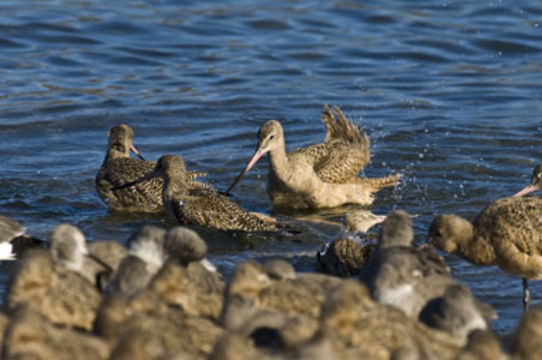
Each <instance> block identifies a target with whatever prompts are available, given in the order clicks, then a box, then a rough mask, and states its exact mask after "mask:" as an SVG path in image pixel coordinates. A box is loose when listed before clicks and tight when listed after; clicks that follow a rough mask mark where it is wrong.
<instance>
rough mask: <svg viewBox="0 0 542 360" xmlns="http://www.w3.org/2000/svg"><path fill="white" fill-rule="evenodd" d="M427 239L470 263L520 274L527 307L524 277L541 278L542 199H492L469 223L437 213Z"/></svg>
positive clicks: (525, 279)
mask: <svg viewBox="0 0 542 360" xmlns="http://www.w3.org/2000/svg"><path fill="white" fill-rule="evenodd" d="M428 240H429V243H430V244H433V245H435V246H436V247H437V248H439V249H440V250H443V251H445V252H448V253H450V254H457V255H459V256H461V257H462V258H464V259H465V260H467V261H470V262H472V263H475V264H481V265H498V266H499V267H500V268H501V269H503V270H504V271H506V272H508V273H510V274H514V275H518V276H521V277H522V278H523V289H524V297H523V303H524V307H525V308H527V306H528V304H529V298H530V296H529V289H528V284H527V279H540V278H542V199H541V198H537V197H507V198H502V199H499V200H496V201H495V202H493V203H492V204H490V205H489V206H487V207H486V208H485V209H484V210H482V212H480V214H479V215H478V216H477V217H476V219H475V220H474V222H473V223H470V222H469V221H468V220H465V219H463V218H461V217H459V216H456V215H439V216H438V217H436V218H435V219H434V220H433V222H432V223H431V226H430V228H429V237H428Z"/></svg>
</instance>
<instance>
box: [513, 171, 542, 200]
mask: <svg viewBox="0 0 542 360" xmlns="http://www.w3.org/2000/svg"><path fill="white" fill-rule="evenodd" d="M536 190H542V164H539V165H538V166H536V167H535V168H534V169H533V175H532V176H531V182H530V183H529V184H528V185H527V186H525V187H524V188H523V189H521V190H520V191H519V192H517V193H516V194H514V196H523V195H526V194H528V193H530V192H533V191H536Z"/></svg>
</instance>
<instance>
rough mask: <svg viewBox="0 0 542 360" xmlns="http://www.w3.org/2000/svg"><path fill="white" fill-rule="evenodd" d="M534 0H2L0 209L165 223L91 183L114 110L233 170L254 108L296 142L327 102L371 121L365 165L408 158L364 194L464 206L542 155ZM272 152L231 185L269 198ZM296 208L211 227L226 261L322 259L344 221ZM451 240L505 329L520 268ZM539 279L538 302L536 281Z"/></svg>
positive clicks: (319, 131) (114, 231)
mask: <svg viewBox="0 0 542 360" xmlns="http://www.w3.org/2000/svg"><path fill="white" fill-rule="evenodd" d="M541 19H542V4H541V3H540V2H539V1H522V2H518V3H515V2H500V1H480V2H476V1H428V2H424V3H422V2H411V1H368V2H365V3H364V4H361V3H358V2H348V1H326V2H316V1H272V2H265V1H250V0H246V1H235V2H234V1H229V2H224V1H220V2H219V1H216V2H215V1H209V2H189V1H183V2H178V1H173V0H171V1H170V0H162V1H135V0H134V1H101V0H86V1H77V0H73V1H69V2H68V1H66V2H64V1H30V0H27V1H2V2H1V3H0V77H1V79H2V86H1V87H0V189H1V191H0V213H5V214H8V215H10V216H12V217H14V218H16V219H18V220H19V221H21V222H23V223H24V224H25V225H26V226H27V228H28V232H29V233H31V234H34V235H38V236H40V237H46V236H47V233H48V231H49V230H50V229H51V228H52V227H53V226H54V225H56V224H58V223H59V222H71V223H73V224H75V225H77V226H79V227H80V228H81V229H82V230H83V231H84V233H85V234H86V236H87V237H88V239H89V240H91V241H92V240H95V239H114V240H117V241H119V242H123V241H125V240H126V239H127V238H128V236H129V235H130V234H131V233H132V232H133V231H135V230H136V229H137V228H138V227H139V226H141V225H142V224H145V223H154V224H163V225H164V226H172V223H170V222H168V221H166V219H164V218H162V217H160V216H154V217H145V216H143V215H137V214H135V215H134V214H131V215H126V214H119V213H113V212H111V211H108V209H107V208H106V206H104V204H103V203H102V202H101V201H100V199H99V197H98V196H97V194H96V193H95V191H94V176H95V174H96V172H97V169H98V168H99V166H100V164H101V162H102V160H103V156H104V150H105V146H106V136H107V130H108V129H109V128H110V127H112V126H114V125H116V124H119V123H126V124H129V125H131V126H132V127H133V128H134V131H135V139H134V142H135V144H136V146H137V147H138V148H139V150H140V151H141V152H142V153H143V154H144V155H145V156H146V157H147V158H150V159H156V158H158V157H159V156H160V155H163V154H181V155H182V156H183V157H184V159H185V160H186V162H187V164H188V166H189V168H191V169H198V170H203V169H205V170H208V171H209V173H210V175H209V179H208V180H209V181H211V182H212V183H214V184H215V185H216V186H217V187H218V188H221V189H224V188H225V187H227V185H228V184H229V183H230V182H231V181H232V179H233V178H234V177H235V175H236V174H237V172H238V171H239V170H240V169H241V168H242V166H243V165H244V163H245V161H246V159H247V158H248V157H249V156H250V155H251V153H252V151H253V150H254V148H255V146H256V132H257V129H258V127H259V126H260V124H262V122H263V121H265V120H267V119H270V118H277V119H279V120H280V121H281V122H282V124H283V126H284V129H285V134H286V143H287V147H288V148H289V149H294V148H296V147H299V146H302V145H307V144H311V143H314V142H318V141H321V140H322V139H323V136H324V129H323V126H322V124H321V123H320V120H319V119H320V111H321V106H322V104H323V103H329V104H336V105H339V106H341V108H342V109H343V111H344V112H345V113H346V115H347V116H348V117H349V118H350V119H352V120H354V121H355V122H356V123H358V124H360V125H361V127H362V128H363V129H365V130H366V131H367V132H368V133H369V135H370V138H371V155H372V160H371V164H370V165H369V166H368V167H367V168H366V169H365V170H364V174H365V175H367V176H382V175H385V174H388V173H390V172H401V173H403V174H404V179H403V182H402V184H401V185H400V186H398V187H397V188H396V189H387V190H385V191H382V192H380V193H379V194H378V195H377V200H376V201H375V203H374V204H373V205H372V206H371V207H370V208H371V209H372V210H373V211H374V212H377V213H386V212H389V211H390V210H392V209H396V208H400V209H404V210H406V211H408V212H410V213H413V214H420V217H418V218H416V219H415V221H414V222H415V230H416V236H417V239H418V240H419V241H423V239H424V237H425V235H426V233H427V228H428V225H429V222H430V221H431V219H432V218H433V217H434V216H435V214H437V213H444V212H454V213H458V214H460V215H463V216H465V217H468V218H472V217H473V216H475V215H476V214H477V212H478V211H479V210H481V209H482V208H483V207H484V206H485V205H486V204H487V203H488V202H490V201H492V200H494V199H496V198H499V197H502V196H506V195H509V194H512V193H514V192H516V191H517V190H519V189H520V188H522V187H523V186H524V185H526V183H527V181H528V178H529V176H530V173H531V171H532V168H533V166H534V165H535V164H537V163H539V162H540V161H541V159H542V150H541V149H542V136H541V134H542V120H541V117H540V114H541V113H542V102H541V100H542V85H541V84H542V52H541V51H542V33H541V31H542V29H541V24H540V21H541ZM266 172H267V160H264V161H261V162H260V163H259V164H258V165H257V166H256V167H255V169H254V170H253V171H251V172H250V173H249V174H248V176H247V177H246V178H245V179H244V180H243V182H242V183H241V184H240V185H239V186H238V187H237V189H236V191H235V200H236V201H238V202H239V203H241V204H242V206H243V207H245V208H247V209H251V210H258V211H263V212H268V213H269V212H271V207H270V204H269V201H268V199H267V195H266V192H265V179H266ZM279 217H282V218H284V219H290V217H286V216H285V215H280V214H279ZM319 218H321V219H327V220H336V221H340V220H341V216H340V214H339V215H338V214H337V213H329V212H328V213H326V212H324V213H321V214H319ZM294 222H296V223H298V224H299V225H300V226H302V227H303V229H305V231H304V233H303V234H302V235H300V236H294V237H284V236H282V237H261V236H254V235H250V236H240V235H236V236H232V235H230V234H224V233H216V232H212V231H205V232H203V235H204V237H205V238H206V240H207V241H208V243H209V245H210V248H211V259H212V260H213V261H215V262H216V263H217V264H218V266H219V267H220V269H221V270H222V271H224V272H225V273H226V274H227V273H228V272H230V271H231V269H232V268H233V266H235V264H236V263H237V262H239V261H242V260H244V259H248V258H257V259H264V258H267V257H270V256H276V255H281V256H285V257H287V258H288V259H290V260H291V261H292V262H293V263H294V265H295V266H296V268H298V269H299V270H312V268H313V265H314V253H315V251H316V250H317V249H318V248H319V246H320V243H321V242H322V241H324V240H329V239H332V238H333V237H335V236H337V235H338V234H339V232H340V229H339V228H337V227H333V226H330V225H326V224H323V223H314V222H312V223H308V222H305V221H301V220H300V219H296V220H294ZM446 259H447V260H448V262H449V265H450V266H451V268H452V269H453V272H454V275H455V276H456V277H457V278H458V279H460V280H461V281H462V282H464V283H466V284H468V285H469V286H470V287H471V289H472V290H473V291H474V293H475V294H476V295H478V296H480V297H481V298H483V299H484V300H485V301H487V302H489V303H491V304H493V305H494V306H495V307H496V308H497V311H498V314H499V319H498V320H497V321H496V322H495V323H494V325H495V328H496V330H497V331H498V332H499V333H508V332H510V331H511V330H512V329H513V328H514V327H515V324H516V321H517V319H518V317H519V316H520V315H521V296H522V293H521V289H522V288H521V281H520V280H519V279H518V278H515V277H512V276H508V275H506V274H504V273H503V272H501V271H500V270H499V269H497V268H494V267H476V266H473V265H470V264H468V263H466V262H464V261H461V260H459V259H457V258H455V257H447V258H446ZM0 271H3V272H4V276H3V279H4V281H5V278H6V272H7V271H8V270H6V269H5V266H3V267H2V268H0ZM531 291H532V294H533V296H534V302H539V301H540V299H541V298H542V284H539V283H536V282H532V286H531Z"/></svg>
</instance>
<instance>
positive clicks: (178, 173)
mask: <svg viewBox="0 0 542 360" xmlns="http://www.w3.org/2000/svg"><path fill="white" fill-rule="evenodd" d="M154 177H162V178H163V179H164V186H163V191H162V198H163V203H164V208H165V209H166V211H167V212H168V214H169V215H170V217H172V218H173V219H175V220H177V221H178V222H179V224H187V225H202V226H208V227H213V228H215V229H219V230H242V231H276V230H277V222H276V221H275V219H273V218H271V217H269V216H265V215H263V214H257V213H252V212H248V211H245V210H243V209H241V207H240V206H239V205H237V204H236V203H234V202H233V201H231V200H230V199H228V197H227V196H224V195H222V194H219V193H218V191H216V190H215V189H214V188H212V187H210V186H207V185H205V186H204V185H203V184H199V185H196V184H198V183H197V182H195V181H192V182H189V178H188V176H187V171H186V166H185V164H184V161H183V159H182V158H181V156H179V155H164V156H162V157H161V158H160V159H159V160H158V162H157V164H156V167H155V169H154V170H153V171H152V172H150V173H148V174H147V175H145V176H143V177H141V178H140V179H138V180H136V181H132V182H130V183H126V184H123V185H122V186H121V187H119V188H124V187H130V186H134V185H136V184H138V183H139V182H142V181H147V179H151V178H154Z"/></svg>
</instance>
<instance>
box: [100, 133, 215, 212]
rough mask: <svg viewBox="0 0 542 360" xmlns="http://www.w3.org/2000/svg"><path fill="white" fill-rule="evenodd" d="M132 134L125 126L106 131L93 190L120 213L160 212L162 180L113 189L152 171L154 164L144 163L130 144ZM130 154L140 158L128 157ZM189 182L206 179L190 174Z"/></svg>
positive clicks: (154, 179)
mask: <svg viewBox="0 0 542 360" xmlns="http://www.w3.org/2000/svg"><path fill="white" fill-rule="evenodd" d="M133 136H134V132H133V130H132V128H131V127H129V126H128V125H124V124H121V125H117V126H115V127H113V128H111V130H109V139H108V145H107V152H106V155H105V159H104V162H103V164H102V166H101V167H100V170H99V171H98V174H97V175H96V191H97V192H98V195H100V197H101V198H102V200H103V201H104V202H105V203H106V204H107V205H109V207H111V208H112V209H115V210H123V211H144V212H155V211H162V210H163V206H162V187H163V180H162V179H161V178H153V179H147V180H145V181H142V182H140V183H138V184H137V185H136V186H132V187H128V188H122V189H115V190H112V189H114V188H115V187H118V186H120V185H122V184H126V183H128V182H131V181H134V180H136V179H139V178H140V177H141V176H143V175H145V174H147V173H149V172H151V171H152V170H153V169H154V167H155V166H156V162H155V161H146V160H144V159H143V158H142V156H141V155H140V154H139V152H138V151H137V150H136V148H135V147H134V146H133V144H132V139H133ZM130 151H132V152H133V153H134V154H136V155H137V156H139V157H140V159H135V158H131V157H130ZM188 174H189V175H188V177H189V178H190V179H192V178H195V177H198V176H205V173H203V172H189V173H188Z"/></svg>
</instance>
